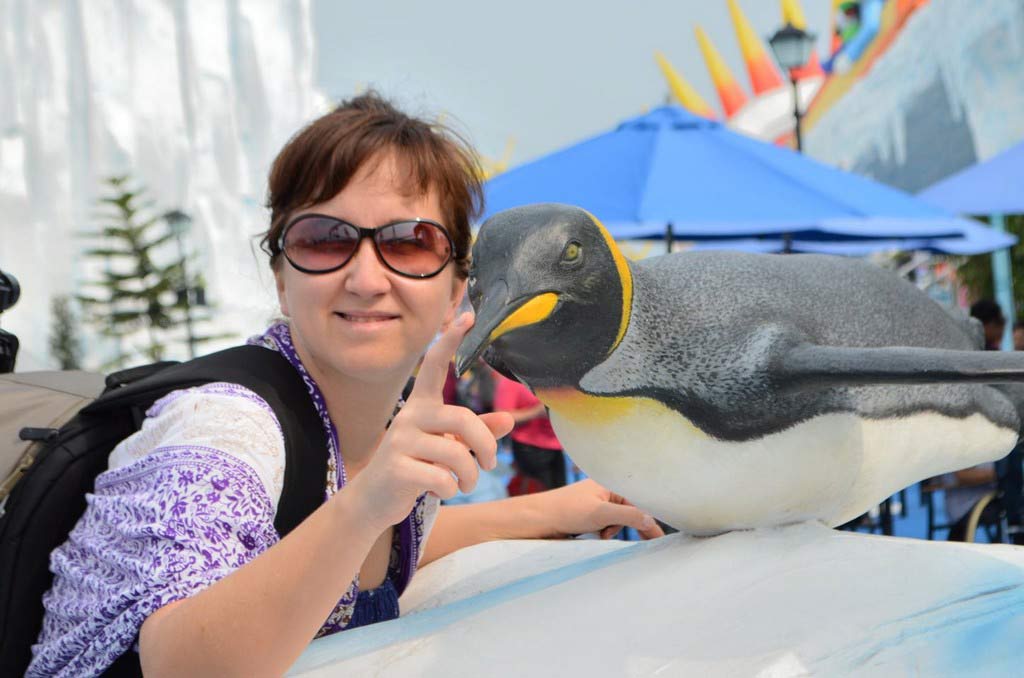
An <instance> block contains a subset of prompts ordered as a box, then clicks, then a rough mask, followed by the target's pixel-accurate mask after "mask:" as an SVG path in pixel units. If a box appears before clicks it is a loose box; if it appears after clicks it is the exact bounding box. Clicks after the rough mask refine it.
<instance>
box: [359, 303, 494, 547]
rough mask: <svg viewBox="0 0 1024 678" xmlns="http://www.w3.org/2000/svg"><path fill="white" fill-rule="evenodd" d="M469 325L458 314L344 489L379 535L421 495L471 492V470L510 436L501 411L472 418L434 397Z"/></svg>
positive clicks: (489, 459) (488, 464) (488, 461)
mask: <svg viewBox="0 0 1024 678" xmlns="http://www.w3.org/2000/svg"><path fill="white" fill-rule="evenodd" d="M472 325H473V315H472V314H471V313H463V314H462V315H461V316H459V317H458V318H457V319H456V320H455V322H453V323H452V324H451V326H450V327H449V328H448V330H447V331H445V332H444V333H443V334H442V335H441V338H440V339H438V341H437V342H436V343H435V344H434V345H433V346H432V347H431V348H430V350H428V351H427V353H426V355H425V356H424V358H423V364H422V365H421V366H420V371H419V374H418V375H417V377H416V384H415V386H414V387H413V390H412V393H411V394H410V395H409V398H408V399H407V400H406V403H405V407H403V408H402V410H401V411H400V412H399V413H398V414H397V415H396V416H395V418H394V420H393V421H392V422H391V426H390V427H389V428H388V430H387V432H386V433H385V434H384V437H383V439H382V440H381V443H380V446H379V447H378V448H377V451H376V453H375V454H374V456H373V459H372V460H371V461H370V463H369V464H367V466H366V468H364V469H363V470H362V472H361V473H360V474H359V475H358V476H356V478H354V479H353V480H352V482H351V483H350V484H349V489H350V491H352V492H353V494H357V495H358V497H359V504H360V508H361V509H362V511H361V514H362V516H363V518H364V519H365V520H367V521H369V523H370V525H371V526H373V527H374V528H379V529H380V531H383V530H385V529H387V528H388V527H389V526H391V525H395V524H397V523H399V522H401V521H402V520H403V519H404V518H405V517H406V516H407V515H409V511H411V510H412V507H413V504H414V503H415V501H416V498H417V497H419V495H421V494H423V493H424V492H433V493H434V494H436V495H437V496H438V497H440V498H441V499H449V498H451V497H453V496H455V495H456V494H457V493H458V492H459V490H461V491H462V492H470V491H472V489H473V488H474V487H475V486H476V481H477V477H478V473H479V469H478V466H479V468H483V469H485V470H490V469H493V468H494V467H495V465H496V458H495V454H496V452H497V447H498V443H497V440H498V438H501V437H502V436H504V435H506V434H508V432H509V431H511V430H512V426H513V420H512V416H511V415H509V414H508V413H506V412H493V413H488V414H482V415H477V414H476V413H474V412H473V411H472V410H470V409H468V408H465V407H457V406H454V405H446V404H445V402H444V399H443V398H442V397H441V392H442V389H443V387H444V382H445V379H446V377H447V374H448V365H449V363H450V362H451V360H452V357H453V356H454V355H455V350H456V349H457V348H458V346H459V342H461V341H462V337H463V336H464V335H465V334H466V332H467V331H468V330H469V328H470V327H471V326H472ZM353 498H354V497H353Z"/></svg>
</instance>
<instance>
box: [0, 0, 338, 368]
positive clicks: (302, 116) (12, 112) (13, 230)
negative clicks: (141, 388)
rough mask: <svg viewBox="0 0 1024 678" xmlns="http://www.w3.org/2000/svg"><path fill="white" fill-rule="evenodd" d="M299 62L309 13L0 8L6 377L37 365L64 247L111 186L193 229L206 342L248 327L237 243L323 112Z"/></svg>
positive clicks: (10, 3) (301, 4) (254, 228)
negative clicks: (14, 299) (12, 359)
mask: <svg viewBox="0 0 1024 678" xmlns="http://www.w3.org/2000/svg"><path fill="white" fill-rule="evenodd" d="M313 50H314V41H313V34H312V30H311V24H310V6H309V0H280V1H278V2H263V1H261V0H203V2H188V1H187V0H163V1H158V0H0V268H2V269H3V270H5V271H9V272H11V273H13V274H14V275H15V276H17V277H18V279H19V281H20V282H21V285H22V298H21V301H20V302H19V303H18V304H17V306H15V307H14V308H13V309H12V310H10V311H8V312H7V313H5V314H4V315H3V316H2V317H0V326H2V327H3V328H4V329H5V330H7V331H11V332H14V333H16V334H17V335H18V336H19V338H20V339H21V344H22V347H21V352H20V354H19V360H18V369H19V370H27V369H38V368H42V367H48V366H51V365H52V363H51V358H50V356H49V352H48V349H47V336H48V334H49V330H50V310H49V300H50V298H51V297H52V296H53V295H55V294H61V293H68V292H69V291H71V290H72V289H73V288H74V286H75V285H76V282H77V280H79V279H80V278H81V275H82V273H83V268H82V267H83V264H82V261H81V258H80V257H79V254H78V253H79V251H80V249H81V248H82V246H83V245H84V244H85V243H84V242H83V241H82V240H81V239H77V238H74V237H73V234H74V233H76V232H79V231H81V230H83V229H86V228H88V227H89V226H91V225H92V224H94V223H95V222H94V221H92V220H91V215H92V214H93V213H94V211H95V201H96V198H97V197H98V196H99V195H101V194H102V193H103V187H102V182H103V179H104V178H106V177H109V176H111V175H114V174H120V173H125V172H130V173H131V174H132V175H133V176H134V177H136V178H137V179H138V180H139V181H141V182H142V183H143V184H144V185H145V186H146V187H147V189H148V190H149V195H150V196H151V197H152V198H154V199H155V200H156V202H157V204H158V206H159V208H160V209H170V208H178V209H182V210H184V211H186V212H188V213H190V214H191V215H192V216H193V217H194V219H195V221H194V224H193V229H192V233H191V236H190V245H191V247H192V248H193V249H195V250H198V251H199V252H200V255H201V256H200V263H201V264H202V267H203V271H204V275H205V277H206V280H207V282H208V292H209V296H210V297H211V298H212V300H213V301H215V302H216V303H217V304H218V307H219V308H218V311H217V317H218V329H219V330H221V331H232V332H236V333H237V334H238V336H239V337H244V336H245V335H246V334H248V333H251V332H253V331H257V330H259V329H260V328H261V327H262V325H263V324H264V323H265V322H266V320H267V319H268V317H270V315H272V313H273V312H274V305H273V295H272V290H273V286H272V284H271V279H270V276H269V275H268V274H267V273H265V272H264V269H265V264H264V262H263V260H262V259H261V258H260V257H258V256H255V255H254V254H253V251H254V247H255V245H254V244H253V243H254V240H253V239H252V237H251V236H252V235H254V234H256V233H258V232H260V231H261V230H263V229H264V228H265V224H266V215H265V210H263V208H262V203H263V202H264V199H265V186H266V174H267V170H268V168H269V164H270V162H271V160H272V159H273V155H274V153H276V151H277V150H278V149H279V148H280V146H281V145H282V144H283V143H284V141H285V140H287V138H288V137H289V136H290V135H291V134H292V133H294V132H295V131H296V130H297V129H298V128H299V126H301V125H302V124H303V123H304V122H306V121H307V120H309V119H310V118H312V117H313V116H314V115H315V114H316V113H318V112H320V111H321V110H323V109H324V103H323V101H322V99H321V98H320V97H319V96H318V95H317V93H316V92H315V90H314V86H313V67H314V58H313V57H314V54H313ZM93 349H94V350H95V351H102V350H103V347H102V345H100V346H94V347H93Z"/></svg>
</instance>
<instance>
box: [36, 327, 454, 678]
mask: <svg viewBox="0 0 1024 678" xmlns="http://www.w3.org/2000/svg"><path fill="white" fill-rule="evenodd" d="M249 343H255V344H259V345H263V346H266V347H267V348H270V349H273V350H277V351H279V352H280V353H281V354H282V355H284V356H285V357H286V358H287V359H288V360H289V361H290V362H291V364H292V365H293V366H295V368H296V369H297V370H298V371H299V372H300V374H302V376H303V379H304V381H305V383H306V386H307V388H308V389H309V392H310V396H311V398H312V400H313V402H314V405H315V406H316V409H317V412H318V413H319V414H320V417H321V420H322V422H323V424H324V427H325V430H326V432H327V433H328V435H327V440H328V450H327V454H328V460H329V463H328V474H327V478H325V493H324V496H325V500H326V499H327V498H329V497H330V496H331V495H332V494H334V493H335V492H337V491H338V490H339V489H340V488H342V487H344V485H345V483H346V480H347V478H346V474H345V467H344V463H343V461H342V458H341V455H340V453H339V447H338V435H337V430H336V429H335V427H334V423H333V422H332V421H331V418H330V416H329V414H328V411H327V405H326V401H325V400H324V397H323V394H322V393H321V391H320V388H319V387H318V386H317V384H316V382H315V381H314V380H313V379H312V377H311V376H310V375H309V373H308V372H307V371H306V369H305V367H304V366H303V365H302V363H301V361H300V360H299V358H298V354H297V353H296V351H295V347H294V345H293V344H292V340H291V333H290V331H289V328H288V326H287V325H286V324H284V323H278V324H275V325H273V326H271V327H270V328H269V329H268V330H267V332H266V333H264V334H263V335H261V336H259V337H254V338H253V339H251V340H250V341H249ZM196 390H199V391H201V392H202V393H213V394H218V395H229V396H233V397H239V398H243V399H246V400H249V401H254V402H258V404H259V405H260V408H261V409H265V410H266V411H267V412H268V413H269V414H271V415H272V414H273V411H272V410H271V409H270V406H269V405H267V403H266V402H264V401H263V400H262V399H261V398H260V397H259V396H257V395H256V394H254V393H252V392H251V391H249V390H248V389H245V388H243V387H241V386H238V385H237V384H221V383H218V384H207V385H205V386H203V387H199V388H198V389H189V390H183V391H176V392H174V393H171V394H169V395H167V396H166V397H164V398H162V399H160V400H159V401H157V402H156V403H154V405H153V406H152V408H151V409H150V410H149V412H148V413H147V416H149V417H152V418H156V417H160V416H161V414H163V413H164V411H165V410H166V409H167V408H168V407H169V406H170V405H171V404H173V403H174V402H175V401H176V400H177V399H179V398H181V397H182V395H183V394H185V393H188V392H195V391H196ZM396 411H397V410H396ZM273 419H274V421H275V423H276V417H273ZM277 426H278V430H280V424H277ZM185 443H187V441H185ZM237 452H238V451H234V453H232V454H229V453H226V452H224V451H222V450H220V449H216V448H213V447H207V446H202V445H195V444H192V445H189V444H181V445H161V446H159V447H156V448H154V449H152V450H151V451H150V452H149V453H148V454H146V455H145V456H142V457H141V458H139V459H137V460H134V461H132V462H131V463H129V464H128V465H125V466H121V467H118V468H114V469H112V470H110V471H107V472H105V473H103V474H101V475H100V476H99V477H98V478H97V480H96V490H95V492H94V493H93V494H90V495H88V496H87V501H88V506H87V509H86V511H85V513H84V514H83V516H82V518H81V520H79V522H78V524H77V525H76V527H75V528H74V530H73V531H72V533H71V535H70V536H69V539H68V541H67V542H66V543H65V544H63V545H62V546H60V547H59V548H58V549H56V550H55V551H54V553H53V554H52V556H51V569H52V570H53V572H54V574H55V577H54V584H53V587H52V588H51V590H50V591H49V592H47V594H46V595H45V596H44V605H45V607H46V617H45V619H44V625H43V632H42V634H41V635H40V639H39V643H38V644H37V645H35V646H34V647H33V653H34V657H33V662H32V665H31V666H30V668H29V673H28V675H38V676H42V675H67V676H87V675H99V674H100V673H102V672H103V671H104V670H105V669H106V668H107V667H108V666H109V665H110V664H111V663H113V661H114V660H115V659H116V658H117V657H118V656H120V655H121V654H123V653H124V652H125V651H127V650H129V649H132V648H133V647H135V646H136V641H137V637H138V632H139V629H140V627H141V625H142V623H143V622H144V621H145V619H146V618H147V617H148V616H149V615H150V614H152V613H153V612H154V611H155V610H157V609H159V608H161V607H163V606H164V605H167V604H168V603H171V602H173V601H176V600H180V599H182V598H187V597H189V596H191V595H194V594H196V593H198V592H199V591H201V590H202V589H204V588H206V587H207V586H209V585H210V584H212V583H214V582H215V581H217V580H219V579H220V578H222V577H224V576H225V575H227V574H229V573H230V572H232V571H234V570H235V569H237V568H239V567H241V566H242V565H244V564H246V563H248V562H249V561H251V560H252V559H253V558H255V557H256V556H257V555H259V554H260V553H262V552H263V551H265V550H267V549H268V548H270V547H271V546H273V545H274V544H275V543H277V541H278V540H279V537H278V535H277V532H276V531H275V529H274V525H273V521H274V506H273V503H272V501H271V499H270V497H269V496H268V493H267V487H266V486H265V485H264V483H263V481H261V480H260V478H259V476H258V475H257V473H256V472H255V471H254V470H253V468H252V467H251V466H250V465H248V464H247V463H245V462H244V461H242V460H240V459H238V458H237V457H238V454H237ZM436 510H437V501H436V499H435V498H431V499H427V498H426V496H421V497H420V498H419V499H418V500H417V502H416V505H415V507H414V509H413V511H412V512H411V513H410V515H409V517H408V518H407V519H406V520H405V521H403V523H402V524H401V525H399V526H398V527H397V529H396V530H395V538H394V539H393V541H392V554H391V559H390V563H389V568H388V577H389V579H390V580H391V584H392V585H393V586H394V588H395V590H397V592H398V593H401V592H402V591H403V590H404V589H405V587H406V585H407V584H408V582H409V580H410V579H411V578H412V575H413V574H414V572H415V570H416V567H417V564H418V561H419V556H420V552H421V545H422V541H423V539H424V537H425V534H424V532H425V530H427V529H429V525H430V521H431V520H432V518H433V516H434V514H435V513H436ZM358 595H359V578H358V574H357V576H356V578H355V579H354V580H353V582H352V584H351V585H350V587H349V589H348V590H347V591H346V593H345V594H344V595H343V596H342V598H341V599H340V600H339V601H338V605H337V606H336V607H335V609H334V611H333V612H332V613H331V615H330V616H329V617H328V619H327V620H326V621H325V622H324V624H323V626H322V627H321V629H320V631H319V633H318V634H317V635H318V637H319V636H322V635H327V634H330V633H335V632H337V631H340V630H343V629H344V628H346V627H347V625H348V624H349V623H350V622H351V621H352V618H353V613H354V611H355V605H356V602H357V599H358ZM392 595H394V594H392Z"/></svg>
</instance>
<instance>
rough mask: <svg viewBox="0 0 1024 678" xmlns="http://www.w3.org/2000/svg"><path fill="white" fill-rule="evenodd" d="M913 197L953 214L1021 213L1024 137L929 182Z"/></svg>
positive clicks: (1023, 177)
mask: <svg viewBox="0 0 1024 678" xmlns="http://www.w3.org/2000/svg"><path fill="white" fill-rule="evenodd" d="M917 197H918V198H920V199H921V200H924V201H925V202H928V203H931V204H933V205H936V206H938V207H941V208H943V209H946V210H949V211H950V212H953V213H955V214H1022V213H1024V141H1022V142H1020V143H1019V144H1017V145H1016V146H1012V147H1010V148H1009V149H1008V150H1005V151H1003V152H1002V153H1000V154H999V155H995V156H993V157H991V158H990V159H988V160H986V161H985V162H982V163H978V164H976V165H971V166H970V167H968V168H967V169H964V170H961V171H959V172H957V173H956V174H953V175H950V176H948V177H946V178H945V179H943V180H942V181H940V182H938V183H936V184H932V185H931V186H929V187H928V188H926V189H925V190H923V191H921V192H920V193H918V194H917Z"/></svg>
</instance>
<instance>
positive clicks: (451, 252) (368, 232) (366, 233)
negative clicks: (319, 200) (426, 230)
mask: <svg viewBox="0 0 1024 678" xmlns="http://www.w3.org/2000/svg"><path fill="white" fill-rule="evenodd" d="M314 218H316V219H329V220H330V221H335V222H338V223H340V224H345V225H346V226H351V227H352V228H354V229H355V230H356V233H358V234H359V237H358V239H356V245H355V247H354V248H352V254H350V255H349V256H348V258H347V259H345V261H343V262H341V263H340V264H338V265H337V266H334V267H332V268H327V269H323V270H313V269H309V268H305V267H303V266H300V265H299V264H297V263H295V262H294V261H293V260H292V258H291V257H289V256H288V250H286V249H285V246H284V239H285V236H287V235H288V231H290V230H291V228H292V226H294V225H295V224H297V223H299V222H300V221H302V220H304V219H314ZM410 223H412V224H430V225H431V226H436V227H437V228H438V229H439V230H440V231H441V233H442V234H444V237H445V240H447V241H448V258H447V259H445V260H444V262H443V263H442V264H441V266H440V267H439V268H438V269H437V270H436V271H434V272H433V273H406V272H404V271H399V270H398V269H397V268H395V267H394V266H392V265H391V264H389V263H388V261H387V259H385V258H384V255H383V254H381V251H380V244H378V243H377V238H376V237H375V236H376V234H377V233H378V232H379V231H380V230H381V229H385V228H387V227H389V226H397V225H398V224H410ZM364 238H369V239H370V242H372V243H373V251H374V252H376V253H377V259H378V261H380V263H382V264H383V265H384V267H385V268H387V269H388V270H389V271H391V272H392V273H394V274H396V275H400V276H402V277H404V278H414V279H416V280H423V279H426V278H433V277H434V276H436V275H437V274H439V273H440V272H441V271H443V270H444V269H445V267H446V266H447V265H448V264H449V263H451V261H452V259H454V258H455V242H454V241H453V240H452V236H451V235H450V234H449V233H448V229H447V228H445V227H444V226H443V225H442V224H440V223H438V222H436V221H434V220H433V219H422V218H420V217H414V218H411V219H398V220H396V221H389V222H388V223H386V224H381V225H380V226H377V227H376V228H365V227H363V226H356V225H355V224H353V223H352V222H350V221H345V220H344V219H339V218H338V217H332V216H331V215H329V214H316V213H309V214H301V215H299V216H297V217H295V218H294V219H292V220H291V221H289V222H288V225H287V226H285V227H284V229H282V230H281V236H280V237H279V238H278V239H277V248H278V249H279V250H280V251H281V254H283V255H284V258H285V259H287V260H288V263H289V264H291V266H292V268H294V269H295V270H297V271H301V272H303V273H306V274H308V275H323V274H325V273H334V272H335V271H338V270H340V269H342V268H344V267H345V266H346V265H347V264H348V263H349V262H350V261H352V259H353V258H354V257H355V256H356V252H358V251H359V246H360V245H362V243H363V239H364Z"/></svg>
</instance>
